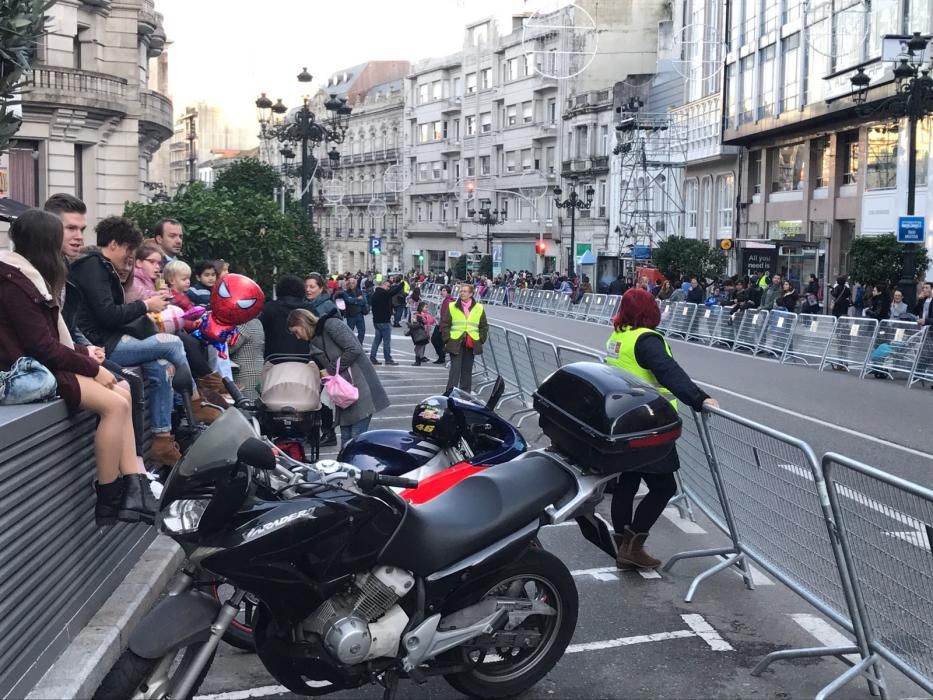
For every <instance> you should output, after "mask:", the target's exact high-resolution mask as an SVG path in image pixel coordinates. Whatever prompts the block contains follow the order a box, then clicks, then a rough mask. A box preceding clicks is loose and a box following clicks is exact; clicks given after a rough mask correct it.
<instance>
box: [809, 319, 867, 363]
mask: <svg viewBox="0 0 933 700" xmlns="http://www.w3.org/2000/svg"><path fill="white" fill-rule="evenodd" d="M877 331H878V322H877V321H876V320H875V319H873V318H852V317H849V316H842V317H841V318H838V319H836V326H835V328H834V329H833V335H832V338H830V341H829V343H828V344H827V345H826V350H825V351H824V352H823V360H822V362H820V369H821V370H823V369H826V367H832V368H833V369H844V370H846V371H848V372H851V371H857V372H858V373H859V376H861V373H862V368H863V367H864V366H865V363H866V362H868V358H869V356H870V355H871V350H872V346H873V344H874V339H875V333H877Z"/></svg>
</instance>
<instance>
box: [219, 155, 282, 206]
mask: <svg viewBox="0 0 933 700" xmlns="http://www.w3.org/2000/svg"><path fill="white" fill-rule="evenodd" d="M281 186H282V178H281V177H279V174H278V173H277V172H276V171H275V168H273V167H272V166H271V165H268V164H266V163H263V162H261V161H260V160H258V159H256V158H242V159H240V160H237V161H235V162H234V163H232V164H231V165H230V166H228V167H227V168H225V169H224V170H222V171H221V172H220V174H218V175H217V178H216V179H215V180H214V189H218V190H229V191H230V192H240V191H242V190H246V191H247V192H255V193H256V194H260V195H265V196H266V197H271V196H272V192H273V190H275V189H276V188H277V187H281Z"/></svg>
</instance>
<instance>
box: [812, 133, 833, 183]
mask: <svg viewBox="0 0 933 700" xmlns="http://www.w3.org/2000/svg"><path fill="white" fill-rule="evenodd" d="M829 144H830V141H829V136H823V137H821V138H818V139H817V140H816V142H815V143H814V144H813V166H812V168H813V174H814V176H815V177H816V186H817V187H829V174H830V170H829V166H830V162H831V161H832V153H831V151H830V145H829Z"/></svg>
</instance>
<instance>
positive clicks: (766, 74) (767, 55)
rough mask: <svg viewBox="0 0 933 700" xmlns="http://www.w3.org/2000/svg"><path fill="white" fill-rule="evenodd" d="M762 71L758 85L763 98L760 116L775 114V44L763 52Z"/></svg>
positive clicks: (760, 117) (759, 111)
mask: <svg viewBox="0 0 933 700" xmlns="http://www.w3.org/2000/svg"><path fill="white" fill-rule="evenodd" d="M759 65H760V66H761V73H760V75H759V80H758V86H759V91H760V93H761V100H760V103H759V105H760V106H759V108H758V118H759V119H763V118H764V117H770V116H772V115H773V114H774V44H772V45H771V46H768V47H767V48H765V49H764V50H763V51H762V52H761V60H760V63H759Z"/></svg>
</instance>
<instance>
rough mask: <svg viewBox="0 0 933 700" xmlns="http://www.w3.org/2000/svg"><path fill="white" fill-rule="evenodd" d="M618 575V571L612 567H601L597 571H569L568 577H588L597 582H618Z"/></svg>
mask: <svg viewBox="0 0 933 700" xmlns="http://www.w3.org/2000/svg"><path fill="white" fill-rule="evenodd" d="M618 573H619V570H618V569H617V568H616V567H614V566H603V567H600V568H598V569H577V570H576V571H571V572H570V575H571V576H573V577H575V578H583V577H584V576H589V577H590V578H593V579H595V580H597V581H618V580H619V577H618V576H617V574H618Z"/></svg>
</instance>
